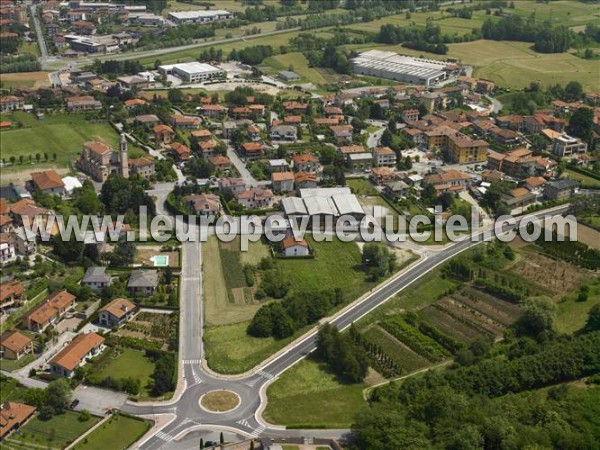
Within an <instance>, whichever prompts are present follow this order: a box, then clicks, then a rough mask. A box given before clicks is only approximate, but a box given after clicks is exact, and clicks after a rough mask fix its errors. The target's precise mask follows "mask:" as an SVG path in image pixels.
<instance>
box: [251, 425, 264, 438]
mask: <svg viewBox="0 0 600 450" xmlns="http://www.w3.org/2000/svg"><path fill="white" fill-rule="evenodd" d="M266 429H267V427H263V426H262V425H261V426H260V427H258V428H257V429H256V430H254V431H253V432H252V433H250V436H254V437H258V436H260V434H261V433H262V432H263V431H265V430H266Z"/></svg>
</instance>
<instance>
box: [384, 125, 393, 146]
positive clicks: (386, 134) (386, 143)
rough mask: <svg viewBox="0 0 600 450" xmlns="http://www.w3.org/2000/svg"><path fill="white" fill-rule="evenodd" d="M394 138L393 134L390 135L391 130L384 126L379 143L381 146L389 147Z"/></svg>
mask: <svg viewBox="0 0 600 450" xmlns="http://www.w3.org/2000/svg"><path fill="white" fill-rule="evenodd" d="M393 140H394V136H392V132H391V131H390V130H389V129H388V128H386V129H385V131H384V132H383V133H382V134H381V145H382V146H383V147H389V146H390V145H392V142H393Z"/></svg>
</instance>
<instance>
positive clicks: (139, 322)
mask: <svg viewBox="0 0 600 450" xmlns="http://www.w3.org/2000/svg"><path fill="white" fill-rule="evenodd" d="M177 320H178V315H177V314H155V313H149V312H142V313H140V314H138V315H136V316H135V317H134V318H133V320H131V321H130V322H128V323H126V324H125V325H123V326H122V327H121V328H120V329H119V330H118V331H117V332H115V335H116V336H128V337H132V338H136V339H144V340H147V341H153V342H159V343H161V344H162V347H161V349H162V350H169V343H168V341H169V336H170V335H171V334H172V333H173V330H174V329H177V325H178V324H177Z"/></svg>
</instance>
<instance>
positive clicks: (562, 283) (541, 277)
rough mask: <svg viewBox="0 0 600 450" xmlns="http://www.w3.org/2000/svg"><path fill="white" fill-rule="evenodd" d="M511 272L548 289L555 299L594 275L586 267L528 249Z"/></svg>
mask: <svg viewBox="0 0 600 450" xmlns="http://www.w3.org/2000/svg"><path fill="white" fill-rule="evenodd" d="M511 272H512V273H514V274H517V275H519V276H521V277H524V278H525V279H526V280H528V281H529V282H531V283H533V284H534V285H538V286H541V287H543V288H544V289H546V290H548V291H549V293H550V295H551V296H552V297H553V298H554V299H558V298H559V297H561V296H562V295H564V294H565V293H567V292H570V291H572V290H573V289H576V288H577V287H578V286H580V285H581V284H583V283H585V282H586V281H587V280H589V279H590V278H591V276H592V274H591V272H590V271H588V270H586V269H582V268H579V267H577V266H575V265H573V264H569V263H567V262H565V261H561V260H555V259H551V258H548V257H546V256H543V255H541V254H539V253H537V252H534V251H528V252H527V255H526V257H525V258H522V259H521V260H520V261H518V262H517V263H516V264H515V265H514V266H513V267H512V268H511Z"/></svg>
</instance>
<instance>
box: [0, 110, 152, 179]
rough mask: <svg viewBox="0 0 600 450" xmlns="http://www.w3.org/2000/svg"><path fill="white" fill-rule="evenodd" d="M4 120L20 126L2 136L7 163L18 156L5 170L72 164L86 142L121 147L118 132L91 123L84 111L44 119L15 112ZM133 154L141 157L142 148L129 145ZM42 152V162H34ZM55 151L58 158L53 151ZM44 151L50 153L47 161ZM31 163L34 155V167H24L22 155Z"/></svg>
mask: <svg viewBox="0 0 600 450" xmlns="http://www.w3.org/2000/svg"><path fill="white" fill-rule="evenodd" d="M2 120H10V121H12V122H13V125H16V124H18V123H20V124H22V127H21V128H14V129H11V130H4V131H2V134H1V135H0V154H1V155H2V159H3V160H4V161H5V163H7V164H8V163H9V162H10V158H11V157H14V158H15V159H16V165H15V166H8V167H4V168H3V169H2V171H3V172H4V171H15V170H27V171H30V170H34V169H41V168H48V167H70V166H71V164H72V163H74V162H75V160H76V159H77V155H78V153H80V152H81V148H82V145H83V143H84V142H86V141H92V140H98V141H102V142H105V143H107V144H109V145H111V146H113V147H114V148H117V147H118V144H119V135H118V134H117V132H116V131H115V130H114V129H113V128H112V127H111V126H110V125H109V124H108V123H106V122H97V123H96V122H94V123H92V122H88V121H86V120H85V115H84V114H67V113H53V114H52V113H47V114H46V116H45V118H44V119H43V120H37V119H36V117H35V116H34V115H33V114H29V113H24V112H14V113H11V114H3V115H2ZM128 148H129V155H130V156H131V157H136V156H140V155H141V154H143V150H141V149H139V148H137V147H134V146H133V145H129V147H128ZM38 153H39V154H40V155H41V159H40V163H35V161H36V159H35V155H36V154H38ZM55 153H56V161H54V156H53V155H54V154H55ZM44 154H47V155H48V161H50V162H47V161H46V160H45V157H44ZM20 156H23V157H24V160H25V161H24V163H25V164H27V165H29V156H31V157H32V159H33V162H34V163H35V167H31V168H27V169H26V168H25V167H23V166H22V165H21V164H19V159H18V158H19V157H20Z"/></svg>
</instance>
